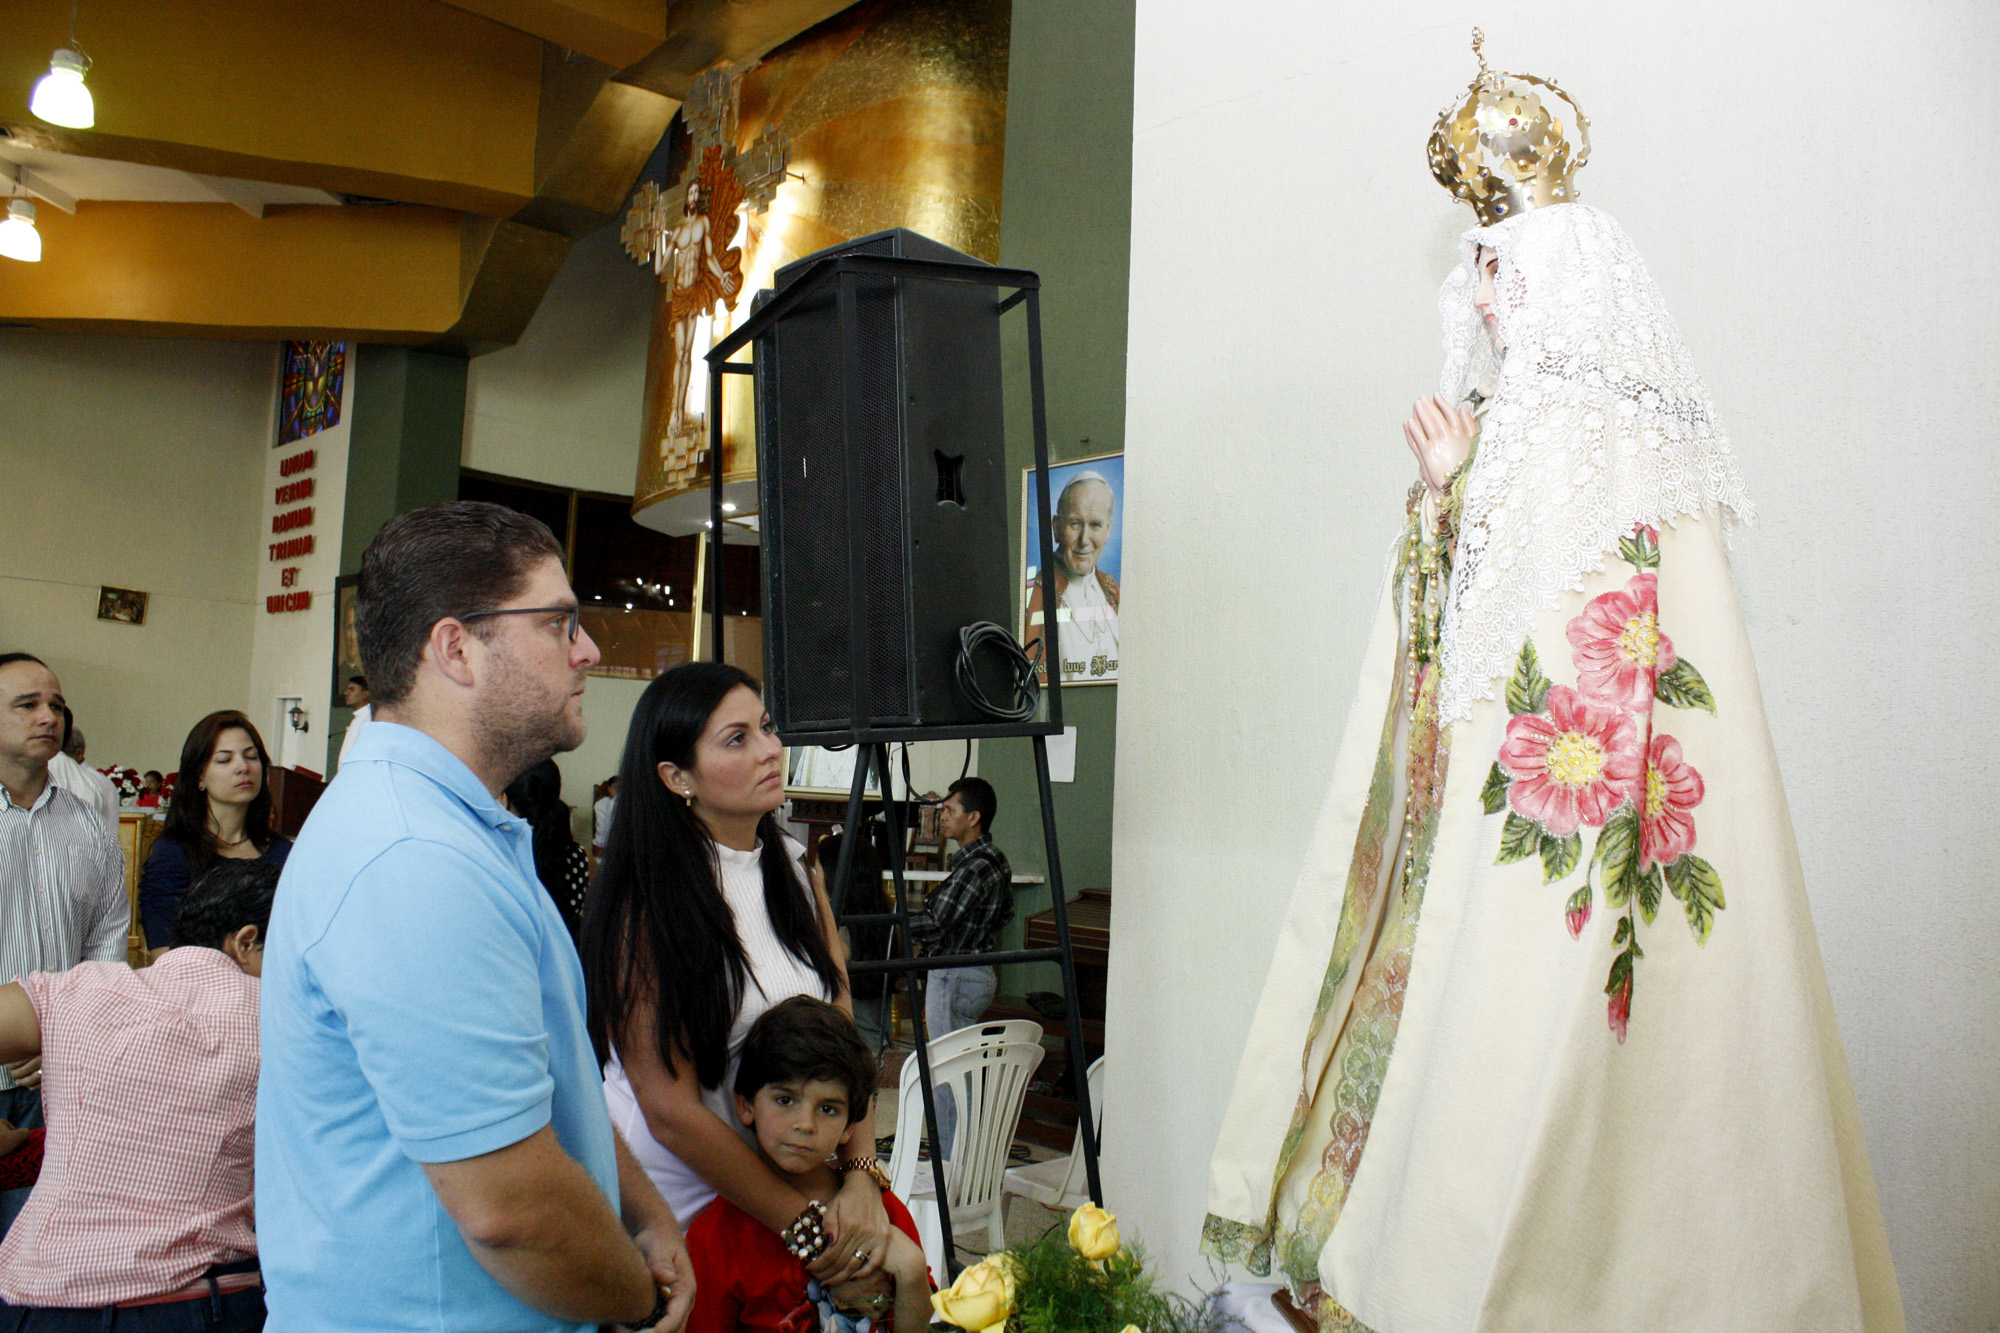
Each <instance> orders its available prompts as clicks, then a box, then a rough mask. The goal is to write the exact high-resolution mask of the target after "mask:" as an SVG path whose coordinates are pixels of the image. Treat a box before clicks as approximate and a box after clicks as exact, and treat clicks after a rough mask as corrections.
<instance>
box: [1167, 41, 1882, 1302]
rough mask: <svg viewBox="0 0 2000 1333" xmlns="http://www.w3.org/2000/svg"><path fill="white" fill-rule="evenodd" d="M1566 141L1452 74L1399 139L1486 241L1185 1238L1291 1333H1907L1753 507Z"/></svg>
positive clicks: (1565, 117) (1551, 98) (1509, 79)
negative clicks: (1826, 965)
mask: <svg viewBox="0 0 2000 1333" xmlns="http://www.w3.org/2000/svg"><path fill="white" fill-rule="evenodd" d="M1475 49H1477V48H1476V44H1475ZM1586 130H1587V122H1586V121H1584V120H1583V118H1582V117H1581V116H1580V115H1579V114H1578V113H1577V112H1576V108H1575V104H1574V103H1573V102H1571V101H1570V100H1569V99H1568V97H1567V95H1566V94H1564V93H1562V92H1561V90H1560V89H1558V88H1556V87H1555V86H1554V85H1553V84H1551V83H1549V82H1547V81H1546V80H1541V79H1537V78H1534V77H1532V76H1515V75H1503V74H1496V73H1491V72H1489V71H1488V70H1487V69H1486V65H1485V61H1484V59H1483V58H1482V59H1481V61H1480V75H1479V78H1478V79H1476V80H1475V81H1474V83H1473V85H1472V88H1471V92H1470V95H1469V96H1468V97H1467V98H1466V100H1465V102H1464V103H1463V104H1462V105H1461V106H1458V107H1455V108H1448V109H1447V111H1446V113H1445V115H1444V116H1443V117H1442V118H1441V119H1440V121H1439V124H1438V128H1437V132H1436V134H1435V135H1434V136H1433V139H1432V142H1431V160H1432V167H1433V170H1434V171H1435V172H1436V174H1437V175H1438V177H1439V179H1440V180H1441V181H1443V182H1444V183H1445V184H1446V185H1447V186H1448V187H1450V188H1451V189H1452V190H1453V191H1454V192H1455V193H1457V194H1458V195H1459V196H1460V197H1462V198H1465V199H1467V200H1468V201H1469V202H1471V203H1472V204H1473V205H1474V207H1475V209H1476V210H1477V211H1478V212H1479V214H1480V221H1481V224H1482V225H1480V226H1479V227H1477V228H1475V229H1474V230H1472V231H1469V232H1467V233H1466V234H1465V237H1464V240H1463V242H1462V246H1461V257H1460V261H1459V265H1458V267H1457V269H1456V270H1454V271H1453V273H1452V274H1451V276H1450V277H1448V278H1447V279H1446V280H1445V283H1444V287H1443V290H1442V292H1441V295H1440V307H1441V310H1442V313H1443V316H1444V332H1445V337H1444V341H1445V366H1444V374H1443V383H1442V392H1441V394H1440V395H1439V397H1438V398H1436V399H1433V400H1426V401H1425V402H1423V403H1420V404H1418V409H1417V411H1416V413H1415V414H1414V416H1413V417H1412V419H1411V421H1410V422H1409V423H1408V424H1407V425H1406V427H1405V430H1406V433H1407V435H1408V436H1409V440H1410V444H1411V446H1412V447H1413V449H1415V450H1416V452H1417V454H1418V458H1419V461H1420V464H1421V470H1422V473H1423V476H1424V479H1423V480H1421V481H1419V482H1418V483H1417V484H1416V485H1415V486H1414V487H1413V488H1412V490H1411V498H1410V502H1409V505H1408V514H1407V527H1406V530H1405V532H1404V534H1403V536H1402V537H1401V538H1400V539H1399V541H1398V542H1397V545H1396V548H1395V552H1394V557H1393V563H1392V575H1391V577H1390V578H1389V580H1388V583H1387V585H1386V591H1385V594H1384V596H1383V600H1382V605H1381V610H1380V612H1379V614H1378V616H1377V618H1376V621H1375V628H1374V632H1373V633H1372V635H1371V636H1370V638H1369V642H1368V647H1367V656H1366V660H1365V663H1364V665H1363V668H1362V672H1361V685H1360V691H1359V695H1358V697H1357V699H1356V700H1355V703H1354V707H1353V711H1352V713H1351V714H1350V716H1349V720H1348V723H1347V730H1346V734H1345V737H1344V739H1343V741H1342V744H1341V749H1340V757H1339V759H1338V760H1337V762H1336V765H1335V770H1334V776H1333V784H1332V790H1331V792H1330V793H1329V795H1328V797H1327V800H1326V804H1325V806H1324V808H1323V810H1322V812H1321V815H1320V819H1319V823H1318V827H1317V829H1316V831H1315V833H1314V836H1313V843H1312V848H1311V850H1310V852H1309V853H1308V855H1307V858H1306V863H1305V868H1304V870H1303V872H1302V874H1301V876H1300V879H1299V884H1298V887H1297V890H1296V893H1295V896H1294V898H1293V902H1292V906H1291V909H1290V911H1289V913H1288V915H1287V917H1286V919H1285V923H1284V926H1283V929H1282V931H1281V933H1280V936H1279V941H1278V945H1277V953H1276V957H1275V959H1274V961H1273V963H1272V967H1271V972H1270V976H1269V978H1268V980H1267V982H1266V984H1265V988H1264V993H1263V998H1262V1000H1261V1002H1260V1003H1259V1006H1258V1009H1257V1014H1256V1019H1255V1021H1254V1023H1253V1025H1252V1028H1251V1035H1250V1038H1249V1043H1248V1046H1247V1048H1246V1050H1245V1052H1244V1055H1243V1060H1242V1065H1241V1068H1240V1070H1239V1072H1238V1074H1237V1081H1236V1086H1235V1091H1234V1093H1233V1095H1232V1098H1231V1101H1230V1104H1229V1110H1228V1114H1227V1117H1226V1119H1225V1122H1224V1125H1223V1129H1222V1133H1221V1136H1220V1139H1219V1141H1218V1143H1217V1147H1216V1152H1215V1158H1214V1162H1213V1164H1212V1168H1211V1177H1210V1187H1209V1210H1210V1215H1209V1217H1208V1219H1207V1222H1206V1225H1205V1228H1204V1241H1205V1244H1206V1246H1207V1247H1208V1248H1209V1249H1210V1251H1211V1252H1212V1253H1216V1254H1219V1255H1221V1256H1222V1257H1225V1258H1228V1259H1232V1260H1236V1261H1240V1262H1242V1263H1245V1264H1247V1265H1248V1266H1249V1267H1251V1268H1252V1269H1253V1271H1259V1272H1269V1270H1270V1267H1271V1265H1273V1264H1275V1265H1276V1267H1277V1268H1278V1270H1279V1271H1280V1273H1281V1274H1282V1276H1283V1277H1284V1279H1285V1285H1286V1288H1287V1289H1288V1293H1289V1297H1290V1302H1291V1303H1292V1304H1293V1305H1294V1306H1295V1309H1296V1311H1297V1312H1298V1314H1299V1316H1300V1317H1301V1318H1303V1319H1305V1320H1306V1321H1308V1326H1315V1325H1316V1326H1317V1327H1318V1328H1319V1329H1321V1330H1327V1329H1345V1328H1365V1329H1371V1330H1376V1331H1377V1333H1439V1331H1441V1330H1482V1331H1484V1330H1495V1331H1498V1330H1509V1331H1513V1330H1519V1331H1520V1333H1559V1331H1561V1330H1578V1331H1579V1333H1581V1331H1582V1330H1591V1331H1592V1333H1596V1331H1598V1330H1607V1329H1621V1328H1622V1329H1636V1330H1645V1333H1668V1331H1669V1330H1688V1331H1689V1333H1694V1331H1695V1330H1699V1331H1700V1333H1721V1331H1722V1330H1744V1331H1745V1333H1750V1331H1753V1330H1754V1333H1781V1331H1791V1330H1796V1331H1797V1333H1806V1330H1811V1333H1836V1331H1838V1333H1845V1331H1847V1330H1863V1329H1866V1330H1871V1331H1874V1330H1900V1329H1901V1328H1902V1327H1903V1318H1902V1309H1901V1305H1900V1301H1899V1298H1898V1295H1897V1291H1896V1279H1895V1273H1894V1271H1893V1270H1892V1269H1891V1267H1890V1263H1889V1257H1888V1244H1887V1239H1886V1237H1885V1235H1884V1232H1883V1227H1882V1219H1881V1213H1880V1209H1879V1206H1878V1204H1877V1201H1876V1194H1875V1184H1874V1179H1873V1176H1872V1175H1871V1173H1870V1171H1869V1166H1868V1157H1867V1150H1866V1146H1865V1144H1864V1143H1863V1140H1862V1135H1861V1128H1860V1124H1859V1120H1858V1117H1857V1114H1856V1110H1855V1103H1854V1093H1853V1089H1852V1086H1851V1084H1850V1082H1849V1079H1848V1073H1847V1065H1846V1061H1845V1058H1844V1056H1843V1054H1842V1051H1841V1045H1840V1037H1839V1033H1838V1031H1837V1030H1836V1028H1835V1023H1834V1015H1833V1009H1832V1006H1831V1003H1830V1001H1829V999H1828V995H1827V988H1826V980H1825V975H1824V971H1823V969H1822V967H1821V963H1820V957H1819V949H1818V945H1817V943H1816V941H1815V938H1814V935H1813V927H1812V918H1811V914H1810V912H1809V910H1808V907H1807V902H1806V892H1805V883H1804V878H1803V875H1802V873H1801V870H1800V866H1799V857H1798V850H1797V847H1796V845H1795V844H1794V841H1793V837H1792V827H1791V819H1790V815H1789V814H1788V812H1787V810H1786V807H1785V794H1784V788H1783V785H1782V784H1781V782H1780V780H1779V776H1778V766H1777V762H1776V759H1775V757H1774V756H1773V754H1772V749H1771V739H1770V734H1769V731H1768V729H1767V727H1766V724H1765V720H1764V711H1763V703H1762V700H1761V699H1760V697H1759V693H1758V687H1757V675H1756V670H1755V668H1754V666H1753V665H1752V662H1751V656H1750V646H1749V643H1748V641H1747V638H1746V635H1745V632H1744V626H1743V617H1742V613H1741V611H1740V610H1739V609H1738V606H1737V601H1736V591H1735V587H1734V585H1733V583H1732V581H1731V576H1730V569H1729V562H1728V558H1727V555H1726V550H1725V546H1724V535H1725V529H1727V528H1728V527H1730V526H1732V525H1734V524H1736V523H1739V522H1742V521H1744V520H1747V519H1748V518H1749V517H1750V503H1749V500H1748V498H1747V497H1746V496H1745V494H1744V490H1743V483H1742V479H1741V477H1740V476H1739V475H1738V471H1737V466H1736V462H1735V459H1734V457H1733V455H1732V454H1731V452H1730V448H1729V444H1728V441H1727V440H1726V439H1725V437H1724V436H1723V433H1722V430H1721V428H1720V427H1719V426H1718V424H1717V422H1716V418H1715V414H1714V411H1713V408H1712V406H1711V404H1710V401H1709V397H1708V392H1707V390H1706V388H1705V387H1704V386H1703V384H1702V381H1701V379H1700V377H1699V376H1698V375H1697V374H1696V372H1695V370H1694V367H1693V366H1692V364H1691V363H1690V361H1689V358H1688V355H1687V349H1686V348H1685V346H1684V345H1683V344H1682V341H1681V337H1680V334H1679V332H1678V331H1677V330H1676V328H1675V326H1674V323H1673V321H1672V319H1671V318H1670V317H1669V316H1668V314H1667V312H1666V309H1665V307H1664V305H1663V304H1662V302H1661V299H1660V293H1659V290H1658V289H1657V288H1656V287H1655V286H1654V284H1653V281H1652V279H1651V277H1650V276H1649V275H1648V274H1647V271H1646V266H1645V264H1644V263H1643V262H1642V261H1641V260H1640V258H1639V255H1638V254H1637V252H1636V251H1634V249H1633V248H1632V244H1631V242H1630V241H1629V240H1627V239H1626V236H1625V233H1624V232H1623V231H1621V230H1620V229H1619V227H1618V225H1617V224H1616V223H1615V222H1613V221H1612V220H1611V219H1610V218H1609V217H1607V216H1606V215H1605V214H1603V213H1601V212H1599V211H1598V210H1596V209H1594V208H1591V207H1590V206H1588V205H1585V204H1582V203H1578V202H1575V187H1574V181H1573V173H1574V171H1575V169H1576V168H1578V167H1580V166H1581V165H1582V164H1583V160H1584V158H1585V157H1586V156H1587V153H1588V140H1587V138H1586V137H1585V134H1586ZM1475 437H1476V438H1475Z"/></svg>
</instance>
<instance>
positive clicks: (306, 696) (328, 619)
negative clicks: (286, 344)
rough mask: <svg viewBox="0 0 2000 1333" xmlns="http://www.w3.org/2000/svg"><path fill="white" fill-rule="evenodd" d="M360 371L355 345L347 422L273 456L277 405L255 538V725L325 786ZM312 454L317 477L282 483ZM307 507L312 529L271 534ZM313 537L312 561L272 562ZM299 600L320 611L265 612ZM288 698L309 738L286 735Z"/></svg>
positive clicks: (346, 390) (344, 393)
mask: <svg viewBox="0 0 2000 1333" xmlns="http://www.w3.org/2000/svg"><path fill="white" fill-rule="evenodd" d="M271 355H272V356H273V357H274V358H277V357H279V355H280V354H279V353H278V352H277V351H273V352H272V353H271ZM356 361H357V358H356V356H355V354H354V344H353V343H349V344H348V346H347V369H346V373H345V374H344V375H343V376H342V378H341V398H342V401H341V410H340V421H339V423H338V424H336V425H334V426H331V427H329V428H328V429H326V430H323V431H321V432H320V433H319V434H317V435H308V436H307V437H306V438H305V439H303V440H295V441H293V442H292V443H290V444H288V445H285V446H284V447H283V448H271V447H270V443H271V441H273V440H276V439H277V438H278V433H277V399H276V398H275V396H274V397H273V399H272V402H271V414H270V415H271V423H270V428H269V430H268V431H267V433H266V436H265V445H266V448H265V450H264V459H263V462H264V478H263V493H262V495H261V497H260V499H261V502H262V504H263V510H262V514H263V517H262V519H261V522H260V525H259V527H258V529H257V534H258V535H257V541H258V546H257V554H256V564H257V576H256V578H257V598H256V606H255V609H254V612H253V618H254V620H255V622H256V629H255V630H254V631H253V632H252V644H251V654H250V691H249V692H250V703H249V707H248V712H249V714H250V720H251V721H253V722H255V723H256V724H257V726H258V728H259V729H260V730H261V731H263V733H264V743H265V744H266V745H267V746H269V747H270V749H271V753H272V756H273V758H274V759H275V760H276V762H278V763H281V764H284V765H286V766H288V767H303V768H309V769H311V770H312V771H313V772H315V773H318V774H320V775H321V776H322V777H327V778H331V777H332V776H333V766H332V763H331V760H332V758H333V755H332V754H329V753H328V743H329V741H330V740H331V739H332V738H331V736H330V735H329V733H328V730H327V727H328V723H330V722H331V721H332V713H333V703H334V694H333V633H334V623H333V622H334V616H335V602H334V586H333V585H334V580H335V579H336V578H337V577H339V574H340V525H341V519H342V516H343V515H344V514H345V513H346V511H347V437H348V431H349V429H350V427H351V426H352V424H353V409H354V378H355V371H356V369H357V366H356ZM307 450H311V451H313V454H314V456H315V461H314V464H313V467H312V469H311V470H310V471H307V472H301V473H298V474H297V475H295V476H291V477H281V476H279V475H278V465H279V464H280V463H282V462H284V461H285V460H286V459H289V458H296V457H298V456H299V455H300V454H303V453H305V452H306V451H307ZM306 477H311V478H312V479H313V481H314V489H313V497H312V499H311V500H300V501H297V502H295V503H293V504H286V505H281V504H279V503H278V502H277V499H276V496H277V490H278V487H280V486H282V485H285V484H286V483H288V482H293V481H299V480H302V479H304V478H306ZM304 504H310V505H312V506H313V508H314V513H313V523H312V526H311V527H310V528H303V529H299V530H298V531H295V532H287V533H283V534H277V535H274V534H273V533H272V532H271V519H272V517H273V516H274V515H276V514H279V513H283V512H286V511H289V510H292V509H296V508H298V507H299V506H300V505H304ZM307 532H310V533H311V534H312V535H313V538H314V541H313V552H312V554H311V555H307V556H301V557H299V558H298V559H295V560H286V561H282V562H278V561H273V560H271V559H270V558H269V557H270V545H271V543H273V542H281V541H284V540H286V539H287V538H290V537H296V536H303V535H304V534H305V533H307ZM286 569H296V570H298V575H297V582H296V583H295V584H294V585H293V586H292V587H290V588H287V587H285V586H284V584H283V580H282V572H283V571H284V570H286ZM300 590H303V591H306V592H310V593H311V594H312V605H311V606H310V607H309V608H307V609H306V610H303V611H281V612H277V613H272V612H269V611H267V610H266V609H265V598H266V597H267V596H269V595H271V594H274V593H284V592H296V591H300ZM281 696H282V697H288V698H296V699H302V700H304V707H305V710H306V730H305V732H304V734H296V733H289V728H288V727H287V728H284V729H280V728H279V726H278V722H277V717H278V714H277V701H278V699H279V698H280V697H281ZM342 734H343V735H344V734H345V733H344V732H343V733H342Z"/></svg>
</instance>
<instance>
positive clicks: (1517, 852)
mask: <svg viewBox="0 0 2000 1333" xmlns="http://www.w3.org/2000/svg"><path fill="white" fill-rule="evenodd" d="M1541 846H1542V826H1541V825H1540V824H1537V823H1536V822H1535V821H1534V820H1532V819H1523V818H1521V816H1519V815H1517V814H1515V813H1514V812H1513V811H1512V810H1509V811H1508V812H1507V822H1506V823H1505V824H1503V825H1501V826H1500V855H1498V856H1496V857H1494V858H1493V864H1494V865H1496V866H1504V865H1506V864H1508V863H1509V862H1510V861H1525V860H1527V859H1528V858H1529V857H1531V856H1533V855H1534V854H1535V853H1536V852H1538V851H1540V850H1541Z"/></svg>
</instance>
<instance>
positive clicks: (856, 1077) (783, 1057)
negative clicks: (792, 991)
mask: <svg viewBox="0 0 2000 1333" xmlns="http://www.w3.org/2000/svg"><path fill="white" fill-rule="evenodd" d="M875 1073H876V1066H875V1053H874V1052H873V1051H870V1050H869V1049H868V1043H867V1042H865V1041H863V1040H862V1039H861V1033H860V1032H859V1031H857V1030H856V1029H855V1026H854V1020H853V1019H851V1018H849V1017H848V1016H847V1015H846V1014H844V1013H842V1012H841V1011H840V1010H838V1009H836V1008H835V1007H834V1006H832V1005H830V1004H828V1003H827V1002H826V1001H825V1000H816V999H814V998H813V997H812V996H810V995H794V996H793V997H792V998H791V999H789V1000H783V1001H780V1002H779V1003H777V1004H774V1005H772V1006H771V1007H770V1008H769V1009H767V1010H765V1011H764V1016H763V1017H762V1018H759V1019H758V1020H757V1021H756V1022H755V1023H753V1024H751V1025H750V1032H749V1034H748V1035H747V1036H745V1037H744V1038H743V1060H742V1063H741V1064H739V1065H737V1067H736V1091H737V1093H738V1094H739V1095H741V1096H744V1097H751V1098H754V1097H755V1096H756V1095H757V1093H758V1091H759V1090H760V1089H763V1088H768V1087H770V1086H771V1085H772V1084H773V1083H804V1082H806V1081H807V1080H809V1079H823V1080H825V1081H826V1082H828V1083H838V1084H840V1085H841V1086H842V1087H843V1088H845V1089H847V1123H848V1124H850V1125H851V1124H853V1123H854V1122H855V1121H857V1120H859V1119H860V1118H861V1117H862V1116H864V1115H867V1114H868V1105H869V1102H870V1099H872V1098H873V1097H874V1095H875Z"/></svg>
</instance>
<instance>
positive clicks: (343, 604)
mask: <svg viewBox="0 0 2000 1333" xmlns="http://www.w3.org/2000/svg"><path fill="white" fill-rule="evenodd" d="M360 583H361V576H360V575H359V574H342V575H341V576H340V577H339V578H338V579H335V580H334V584H333V698H334V700H335V702H338V701H339V699H340V692H341V691H342V690H344V689H346V688H347V682H348V681H350V680H352V679H353V678H354V677H356V676H360V675H364V674H365V673H364V672H363V671H362V670H361V635H360V632H359V631H358V630H357V629H356V628H355V623H354V618H355V612H356V611H358V610H359V609H360V605H361V602H360V593H361V588H360Z"/></svg>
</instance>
